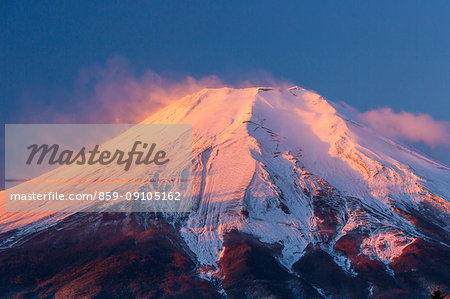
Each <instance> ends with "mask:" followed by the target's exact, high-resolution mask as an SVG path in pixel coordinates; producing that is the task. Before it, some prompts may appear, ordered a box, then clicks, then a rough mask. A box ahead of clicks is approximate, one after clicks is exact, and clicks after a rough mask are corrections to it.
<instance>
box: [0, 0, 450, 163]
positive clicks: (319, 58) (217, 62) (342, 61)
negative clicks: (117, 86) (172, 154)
mask: <svg viewBox="0 0 450 299" xmlns="http://www.w3.org/2000/svg"><path fill="white" fill-rule="evenodd" d="M92 2H93V1H21V2H20V1H9V0H4V1H1V2H0V37H1V42H0V100H1V103H2V106H1V109H0V119H1V121H2V123H26V122H29V121H30V120H32V121H36V120H37V121H38V122H43V123H51V122H54V121H53V120H51V119H48V118H47V119H46V118H45V116H44V115H46V116H47V117H48V114H45V113H42V112H43V111H44V110H46V109H47V108H46V107H51V109H53V110H56V111H58V110H61V111H67V109H69V110H70V109H72V110H74V111H75V112H76V110H75V108H73V107H75V104H74V103H73V102H74V101H76V97H74V96H73V93H75V91H76V87H74V86H75V85H76V78H77V76H79V72H80V70H82V69H84V68H88V67H92V66H94V65H100V66H104V65H105V62H106V61H107V60H108V59H109V58H110V57H111V56H112V55H120V56H122V57H125V58H127V59H128V60H129V63H130V65H131V66H132V67H133V68H134V69H136V71H137V76H139V73H143V72H145V71H146V70H152V71H154V72H157V73H164V74H166V75H167V74H177V75H180V76H185V75H191V76H194V77H196V78H199V77H202V76H206V75H217V76H219V77H220V78H221V79H222V80H223V81H224V82H227V83H231V84H232V83H235V82H237V81H240V80H245V79H249V78H250V79H252V78H254V77H255V74H260V73H261V72H267V73H270V74H271V75H272V76H273V77H275V78H280V79H286V80H288V81H290V82H293V83H295V84H297V85H300V86H303V87H305V88H307V89H313V90H315V91H317V92H318V93H320V94H321V95H323V96H324V97H325V98H328V99H331V100H335V101H339V100H341V101H345V102H347V103H349V104H350V105H352V106H354V107H356V108H357V109H359V110H360V111H366V110H369V109H375V108H379V107H384V106H388V107H391V108H393V110H394V111H396V112H398V111H401V110H405V111H410V112H415V113H418V112H420V113H427V114H430V115H432V116H433V117H434V118H435V119H437V120H445V121H450V116H449V111H450V84H449V82H450V1H439V0H437V1H432V2H430V1H414V0H409V1H178V2H176V1H146V2H144V1H95V3H92ZM27 106H31V107H33V108H32V109H26V107H27ZM40 107H42V109H41V108H40ZM41 113H42V115H43V116H42V119H39V115H41ZM2 134H3V133H2ZM2 134H0V135H2ZM2 139H3V136H0V140H2ZM440 151H441V155H447V156H448V154H447V152H448V149H443V148H441V149H440ZM0 154H1V151H0ZM0 160H1V159H0ZM443 160H445V159H443ZM0 164H2V163H1V161H0ZM0 166H1V165H0Z"/></svg>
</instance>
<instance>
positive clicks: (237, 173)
mask: <svg viewBox="0 0 450 299" xmlns="http://www.w3.org/2000/svg"><path fill="white" fill-rule="evenodd" d="M143 123H149V124H152V123H179V124H192V127H193V140H192V144H193V157H192V158H193V168H192V171H193V207H192V211H191V212H189V213H76V214H69V213H67V214H61V213H53V214H52V213H47V214H36V213H30V214H24V213H4V212H3V213H2V214H1V215H0V230H1V234H0V244H1V250H0V267H1V269H2V271H1V273H2V277H0V294H2V295H3V296H5V297H6V296H11V295H18V294H20V295H31V296H44V297H45V296H53V295H55V296H62V297H73V298H75V297H79V296H83V295H84V296H100V297H114V296H116V297H122V296H141V297H142V296H144V297H145V296H155V297H163V296H165V297H171V296H179V295H181V294H184V295H185V296H187V297H198V296H202V297H214V296H216V297H233V298H244V297H269V296H274V297H280V298H288V297H297V298H328V297H331V298H344V297H345V298H366V297H375V298H378V296H383V297H384V298H389V297H395V296H406V297H416V298H421V297H423V298H425V297H427V296H428V294H429V292H430V289H431V288H433V287H435V286H436V285H438V284H440V285H441V288H444V289H448V288H449V287H450V286H449V281H450V270H449V269H450V262H449V261H450V248H449V246H450V234H449V230H450V226H449V225H450V220H449V219H450V218H449V217H448V216H449V213H450V205H449V203H448V199H449V198H450V169H449V168H448V167H447V166H445V165H442V164H440V163H437V162H435V161H432V160H430V159H428V158H426V157H424V156H422V155H420V154H417V153H415V152H412V151H411V150H409V149H407V148H405V147H403V146H401V145H399V144H396V143H395V142H393V141H391V140H389V139H387V138H384V137H383V136H380V135H379V134H378V133H377V132H375V131H374V130H372V129H371V128H368V127H366V126H364V125H363V124H360V123H358V122H357V117H356V116H355V115H354V114H353V112H352V111H351V110H349V109H348V108H347V107H345V106H343V105H339V104H336V103H331V102H327V101H326V100H325V99H323V98H322V97H321V96H319V95H317V94H315V93H313V92H310V91H307V90H304V89H301V88H297V87H295V88H291V89H283V90H279V89H273V88H247V89H232V88H221V89H205V90H202V91H200V92H199V93H196V94H193V95H190V96H186V97H184V98H182V99H180V100H179V101H177V102H175V103H173V104H171V105H170V106H167V107H166V108H164V109H163V110H161V111H159V112H158V113H156V114H154V115H152V116H150V117H149V118H147V119H146V120H144V121H143ZM2 204H3V203H2Z"/></svg>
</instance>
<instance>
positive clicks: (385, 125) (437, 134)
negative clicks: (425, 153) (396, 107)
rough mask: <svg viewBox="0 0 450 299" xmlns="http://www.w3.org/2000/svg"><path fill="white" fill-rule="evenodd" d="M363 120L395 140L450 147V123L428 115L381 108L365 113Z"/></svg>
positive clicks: (362, 115)
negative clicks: (396, 111)
mask: <svg viewBox="0 0 450 299" xmlns="http://www.w3.org/2000/svg"><path fill="white" fill-rule="evenodd" d="M361 118H362V119H363V120H364V121H366V122H368V123H369V124H370V125H371V126H372V127H373V128H374V129H376V130H378V131H380V132H381V133H383V134H384V135H386V136H388V137H391V138H394V139H398V138H401V139H404V140H407V141H411V142H424V143H426V144H427V145H429V146H431V147H436V146H440V145H444V146H450V123H449V122H445V121H437V120H435V119H433V118H432V117H431V116H430V115H428V114H413V113H410V112H405V111H402V112H399V113H395V112H394V111H392V109H391V108H381V109H377V110H370V111H367V112H364V113H362V114H361Z"/></svg>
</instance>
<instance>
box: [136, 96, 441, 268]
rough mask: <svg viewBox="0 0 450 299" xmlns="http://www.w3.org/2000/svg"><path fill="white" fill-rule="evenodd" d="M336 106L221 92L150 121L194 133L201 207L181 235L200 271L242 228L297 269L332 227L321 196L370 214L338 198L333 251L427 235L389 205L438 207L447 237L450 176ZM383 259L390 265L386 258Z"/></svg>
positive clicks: (198, 205) (190, 100)
mask: <svg viewBox="0 0 450 299" xmlns="http://www.w3.org/2000/svg"><path fill="white" fill-rule="evenodd" d="M333 105H336V104H333ZM333 105H331V104H330V103H328V102H327V101H325V100H324V99H323V98H322V97H320V96H319V95H317V94H315V93H313V92H310V91H306V90H304V89H299V88H292V89H289V90H276V89H269V88H268V89H264V88H249V89H241V90H237V89H229V88H223V89H216V90H203V91H201V92H200V93H198V94H195V95H192V96H189V97H186V98H184V99H182V100H181V101H179V102H177V103H175V104H172V105H171V106H169V107H167V108H166V109H164V110H163V111H161V112H160V113H157V114H155V115H153V116H151V117H149V118H148V119H147V120H145V121H144V122H145V123H174V122H175V123H192V124H193V128H194V136H193V147H194V172H195V185H194V194H195V201H196V202H195V204H194V206H195V207H196V208H195V209H194V211H193V212H191V213H190V214H189V217H188V220H187V221H186V223H185V225H184V227H183V228H182V232H183V235H184V237H185V239H186V241H187V243H188V244H189V246H190V247H191V249H192V250H193V251H194V252H195V253H196V254H197V256H198V259H199V260H200V262H201V263H203V264H205V265H216V261H217V260H218V259H219V258H220V253H221V250H222V249H223V247H222V246H221V245H222V239H223V238H222V236H223V234H224V233H225V232H228V231H230V230H232V229H233V228H236V229H238V230H240V231H242V232H246V233H249V234H251V235H254V236H257V237H258V238H260V240H261V241H263V242H267V243H276V242H280V243H282V244H283V246H284V247H283V253H282V257H281V258H280V260H281V262H282V263H284V264H285V265H286V266H288V267H290V266H291V265H292V264H293V263H294V262H295V261H296V260H298V259H299V258H300V257H301V256H302V254H303V250H304V249H305V247H306V246H307V244H309V243H310V242H317V241H319V240H321V238H322V237H321V236H320V233H319V232H318V230H319V231H320V227H321V226H323V225H324V223H323V221H325V220H324V219H318V217H316V216H315V215H314V214H315V213H314V208H313V201H314V198H313V196H312V195H311V194H314V193H315V192H316V193H320V192H322V191H323V190H324V189H328V190H327V191H325V192H328V193H333V194H334V195H335V196H336V197H337V198H342V197H344V198H345V197H348V198H353V200H356V201H358V202H359V203H358V205H360V206H363V207H364V209H366V211H365V212H356V211H353V210H352V209H351V208H350V207H348V205H349V202H347V201H346V200H344V201H342V200H341V201H339V200H338V199H336V202H335V203H333V204H335V205H336V215H335V216H336V217H338V218H339V217H340V218H341V219H338V220H336V221H337V231H338V233H337V234H336V235H335V236H334V237H332V239H333V240H334V241H333V242H335V241H336V240H337V239H338V238H339V235H340V234H343V233H345V232H346V231H350V230H353V229H355V228H356V227H367V226H370V225H375V226H379V225H382V227H384V228H386V229H387V230H388V233H385V232H384V230H382V231H381V232H379V233H377V232H374V234H375V235H374V236H378V234H384V238H387V239H388V240H389V242H391V243H393V245H392V246H390V247H389V248H390V249H389V250H390V251H391V252H392V251H395V250H397V248H398V251H401V249H402V248H403V247H404V242H401V241H399V240H403V239H405V238H404V236H403V235H401V236H399V235H398V234H395V233H390V232H389V231H393V232H395V231H397V230H399V231H402V232H403V233H405V234H407V235H408V236H410V237H411V238H413V237H415V236H421V235H422V234H421V233H420V232H418V231H417V230H416V228H415V227H414V225H412V224H411V223H410V222H408V221H407V220H406V219H405V218H404V217H402V216H400V215H398V213H395V211H394V210H393V208H392V207H391V206H392V202H395V203H396V205H398V206H399V207H403V206H407V207H416V206H415V205H416V203H421V202H426V203H427V204H430V205H432V206H433V207H436V208H437V214H436V217H437V218H438V219H440V220H441V221H443V222H445V225H446V227H445V229H446V230H447V231H448V220H447V218H445V217H446V216H447V215H448V213H449V205H448V203H447V202H446V201H445V200H444V198H446V199H448V198H449V195H450V194H449V190H450V171H449V169H448V168H447V167H445V166H443V165H439V164H438V163H436V162H433V161H430V160H429V159H427V158H425V157H422V156H420V155H418V154H416V153H412V152H411V151H408V150H407V149H406V148H404V147H401V146H399V145H397V144H395V143H394V142H392V141H390V140H388V139H385V138H383V137H381V136H378V135H376V132H373V131H372V130H371V129H369V128H365V127H363V126H361V125H359V124H357V123H356V122H354V121H352V120H351V119H349V118H348V117H346V116H345V115H344V113H345V108H344V107H338V108H340V110H341V111H340V112H338V111H337V110H336V108H335V107H334V106H333ZM336 106H338V105H336ZM429 190H430V191H429ZM432 192H433V193H432ZM416 208H420V207H416ZM368 211H372V212H371V213H369V212H368ZM346 218H348V219H346ZM339 226H340V227H339ZM397 243H398V244H399V245H398V246H397V245H395V244H397ZM374 254H375V255H377V253H376V251H375V253H374ZM377 256H379V258H380V259H381V260H386V259H385V256H386V254H385V253H380V254H379V255H377ZM391 256H392V254H391Z"/></svg>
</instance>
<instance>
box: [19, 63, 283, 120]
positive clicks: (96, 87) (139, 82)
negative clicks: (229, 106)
mask: <svg viewBox="0 0 450 299" xmlns="http://www.w3.org/2000/svg"><path fill="white" fill-rule="evenodd" d="M249 78H250V79H249ZM290 85H292V84H289V83H288V82H287V80H277V79H274V78H273V76H271V75H270V74H269V73H267V72H265V71H262V70H258V71H253V72H251V73H248V72H247V74H244V72H241V73H240V74H239V76H238V77H236V76H235V78H232V79H231V80H228V82H226V83H225V82H224V81H223V80H222V79H220V78H218V77H217V76H215V75H210V76H204V77H201V78H194V77H192V76H185V75H179V74H167V73H165V74H158V73H155V72H153V71H152V70H146V71H144V72H142V73H139V74H137V72H136V70H135V69H134V68H133V67H131V66H130V64H129V61H128V60H127V59H126V58H124V57H121V56H119V55H113V56H111V57H110V58H109V59H108V60H107V61H106V63H105V64H104V65H94V66H90V67H85V68H82V69H81V70H80V71H79V73H78V75H77V77H76V79H75V80H74V85H73V88H66V89H64V88H62V87H59V86H57V87H55V86H53V87H52V86H47V87H45V88H44V87H37V88H36V87H34V88H29V89H27V90H25V91H24V92H23V93H22V96H21V97H20V98H19V99H18V100H17V101H16V103H17V107H16V108H17V109H15V110H16V111H15V113H14V115H12V116H11V119H10V122H21V123H129V124H133V123H139V122H140V121H142V120H144V119H145V118H146V117H148V116H150V115H151V114H152V113H154V112H156V111H158V110H159V109H161V108H163V107H165V106H167V105H168V104H170V103H171V102H173V101H175V100H178V99H180V98H182V97H183V96H185V95H189V94H192V93H195V92H197V91H200V90H201V89H203V88H219V87H224V86H229V87H238V88H243V87H250V86H279V87H288V86H290ZM18 110H20V111H18ZM37 112H38V113H37Z"/></svg>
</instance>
